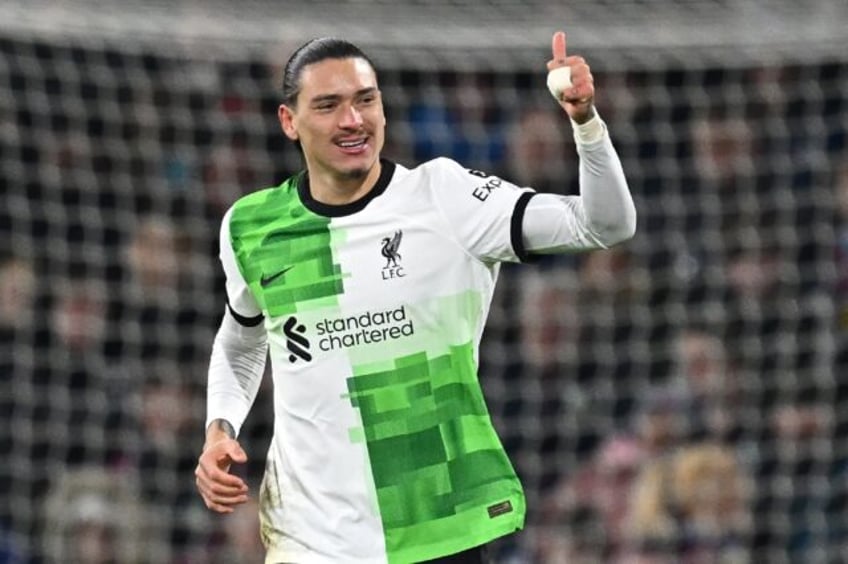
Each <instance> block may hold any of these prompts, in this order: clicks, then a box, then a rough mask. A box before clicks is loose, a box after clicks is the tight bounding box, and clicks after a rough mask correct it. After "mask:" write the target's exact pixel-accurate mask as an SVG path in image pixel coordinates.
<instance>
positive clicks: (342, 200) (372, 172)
mask: <svg viewBox="0 0 848 564" xmlns="http://www.w3.org/2000/svg"><path fill="white" fill-rule="evenodd" d="M381 170H382V165H381V163H380V161H379V160H377V161H376V162H375V163H374V165H373V166H372V167H371V168H370V169H369V170H368V172H366V173H365V174H364V175H350V176H340V175H338V174H337V173H332V172H328V171H323V170H320V169H317V167H313V168H311V169H310V170H309V191H310V193H311V194H312V198H313V199H315V201H317V202H320V203H322V204H329V205H333V206H338V205H344V204H349V203H351V202H355V201H356V200H359V199H360V198H362V197H363V196H365V195H366V194H367V193H368V192H370V191H371V189H372V188H374V185H375V184H376V183H377V179H378V178H380V171H381Z"/></svg>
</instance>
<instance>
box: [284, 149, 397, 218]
mask: <svg viewBox="0 0 848 564" xmlns="http://www.w3.org/2000/svg"><path fill="white" fill-rule="evenodd" d="M380 165H381V169H380V177H379V178H378V179H377V182H376V183H375V184H374V187H373V188H371V190H369V191H368V193H367V194H365V195H364V196H362V197H361V198H359V199H358V200H355V201H353V202H350V203H347V204H340V205H333V204H324V203H322V202H319V201H317V200H315V199H314V198H313V197H312V193H311V192H310V190H309V173H308V172H303V173H301V174H300V176H299V177H298V179H297V193H298V195H299V196H300V201H301V202H303V205H304V206H306V209H308V210H309V211H311V212H313V213H316V214H318V215H323V216H325V217H343V216H346V215H351V214H354V213H356V212H358V211H362V210H363V209H365V206H367V205H368V202H370V201H371V200H373V199H374V198H376V197H377V196H379V195H380V194H382V193H383V192H385V191H386V188H387V187H388V185H389V182H391V181H392V176H394V173H395V163H393V162H392V161H389V160H386V159H380Z"/></svg>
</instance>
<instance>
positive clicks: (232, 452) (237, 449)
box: [227, 441, 247, 464]
mask: <svg viewBox="0 0 848 564" xmlns="http://www.w3.org/2000/svg"><path fill="white" fill-rule="evenodd" d="M227 456H229V457H230V460H232V461H233V462H236V463H238V464H243V463H245V462H247V453H246V452H244V449H243V448H241V445H240V444H238V443H237V442H236V441H233V442H232V443H230V445H229V446H228V447H227Z"/></svg>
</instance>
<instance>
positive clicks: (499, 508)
mask: <svg viewBox="0 0 848 564" xmlns="http://www.w3.org/2000/svg"><path fill="white" fill-rule="evenodd" d="M486 511H488V512H489V518H490V519H494V518H495V517H497V516H498V515H504V514H505V513H511V512H512V502H511V501H509V500H506V501H502V502H500V503H496V504H494V505H490V506H489V507H487V508H486Z"/></svg>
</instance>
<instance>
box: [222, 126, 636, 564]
mask: <svg viewBox="0 0 848 564" xmlns="http://www.w3.org/2000/svg"><path fill="white" fill-rule="evenodd" d="M573 125H574V132H575V140H576V142H577V151H578V154H579V155H580V185H581V188H580V190H581V194H580V196H579V197H578V196H565V197H563V196H555V195H552V194H540V195H538V196H536V197H532V199H531V196H533V195H534V193H533V191H532V190H529V189H522V188H518V187H517V186H515V185H513V184H510V183H508V182H506V181H503V180H501V179H499V178H497V177H493V176H488V175H486V174H483V173H480V172H477V171H472V170H466V169H464V168H462V167H461V166H460V165H458V164H457V163H455V162H453V161H451V160H448V159H437V160H434V161H431V162H428V163H425V164H423V165H421V166H420V167H418V168H416V169H414V170H409V169H406V168H404V167H402V166H398V165H394V164H392V163H390V162H385V161H384V162H383V165H382V174H381V176H380V178H379V180H378V181H377V183H376V185H375V187H374V188H373V189H372V190H371V192H369V193H368V195H367V196H365V197H364V198H363V199H361V200H359V201H357V202H355V203H352V204H350V205H346V206H327V205H323V204H321V203H318V202H316V201H315V200H313V199H312V198H311V196H310V191H309V185H308V176H306V175H305V174H301V175H298V176H296V177H294V178H291V179H289V180H287V181H286V182H284V183H283V184H282V185H280V186H279V187H276V188H271V189H268V190H263V191H260V192H256V193H254V194H251V195H249V196H246V197H244V198H242V199H241V200H239V201H238V202H237V203H236V204H235V205H234V206H233V207H232V208H231V209H230V211H229V212H228V213H227V215H226V216H225V218H224V221H223V225H222V228H221V260H222V263H223V266H224V270H225V272H226V274H227V297H228V300H229V306H230V311H231V313H232V315H225V316H224V320H223V322H222V324H221V328H220V329H219V331H218V334H217V336H216V339H215V344H214V345H213V349H212V359H211V362H210V368H209V388H208V394H207V423H208V422H210V421H212V420H214V419H219V418H222V419H226V420H227V421H229V422H230V423H232V424H233V426H234V428H235V429H236V430H238V429H239V428H240V426H241V424H242V422H243V421H244V418H245V417H246V415H247V412H248V410H249V409H250V406H251V403H252V402H253V399H254V398H255V396H256V390H257V389H258V386H259V382H260V380H261V375H262V370H263V366H264V362H265V356H266V347H268V348H269V349H270V357H271V361H272V364H273V366H272V367H273V376H274V406H275V427H274V437H273V439H272V442H271V447H270V450H269V453H268V466H267V470H266V473H265V478H264V481H263V487H262V491H261V493H260V505H261V517H262V536H263V540H264V542H265V543H266V546H267V547H268V556H267V560H266V562H267V563H269V564H277V563H281V562H296V563H298V564H310V563H340V562H344V563H369V564H372V563H377V562H387V561H388V562H419V561H422V560H427V559H431V558H437V557H439V556H444V555H448V554H453V553H456V552H460V551H462V550H465V549H468V548H471V547H474V546H478V545H481V544H484V543H486V542H488V541H490V540H492V539H494V538H497V537H499V536H503V535H506V534H508V533H510V532H512V531H515V530H516V529H519V528H521V527H522V525H523V521H524V514H525V505H524V496H523V494H522V490H521V486H520V484H519V482H518V480H517V478H516V476H515V473H514V471H513V469H512V466H511V465H510V462H509V461H508V460H507V457H506V455H505V453H504V451H503V448H502V447H501V444H500V441H499V440H498V438H497V436H496V434H495V431H494V429H493V428H492V423H491V421H490V418H489V415H488V413H487V410H486V406H485V404H484V401H483V396H482V393H481V389H480V385H479V383H478V380H477V365H478V345H479V341H480V337H481V334H482V331H483V325H484V323H485V320H486V315H487V313H488V308H489V303H490V300H491V297H492V292H493V289H494V286H495V280H496V278H497V273H498V263H499V262H502V261H516V260H519V259H521V258H522V256H523V254H524V249H523V248H522V247H523V245H526V246H527V247H528V248H529V249H531V250H532V251H534V252H566V251H579V250H586V249H593V248H603V247H608V246H610V245H614V244H616V243H618V242H621V241H624V240H626V239H628V238H630V237H632V236H633V233H634V232H635V225H636V211H635V207H634V205H633V200H632V198H631V196H630V193H629V191H628V188H627V182H626V180H625V178H624V174H623V171H622V168H621V163H620V161H619V159H618V155H617V154H616V152H615V149H614V148H613V145H612V142H611V140H610V138H609V135H608V134H607V132H606V127H605V125H604V124H603V122H602V121H601V120H600V118H597V117H596V118H593V119H592V120H590V121H589V122H587V123H586V124H582V125H577V124H573ZM525 215H526V217H524V216H525Z"/></svg>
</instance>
